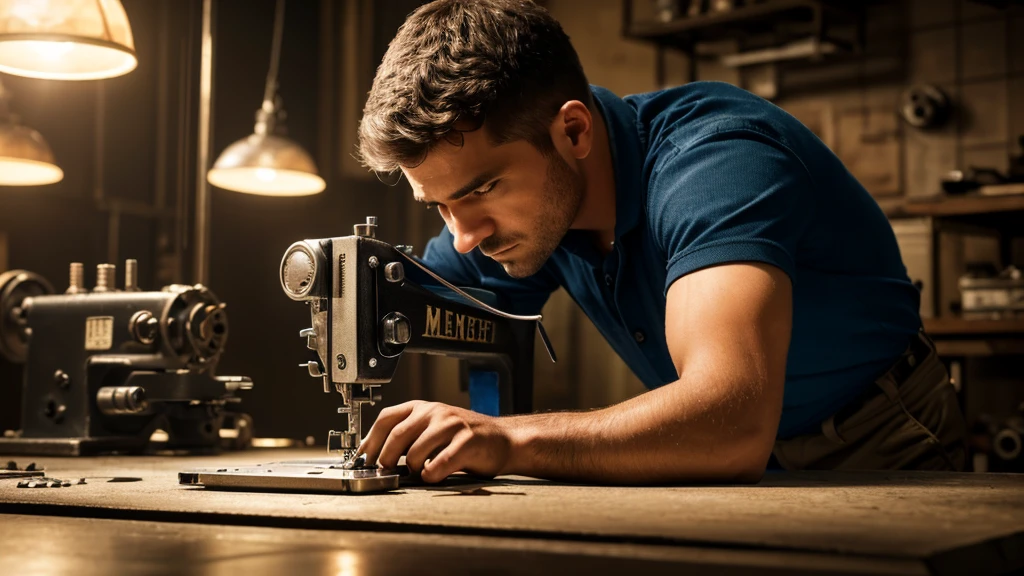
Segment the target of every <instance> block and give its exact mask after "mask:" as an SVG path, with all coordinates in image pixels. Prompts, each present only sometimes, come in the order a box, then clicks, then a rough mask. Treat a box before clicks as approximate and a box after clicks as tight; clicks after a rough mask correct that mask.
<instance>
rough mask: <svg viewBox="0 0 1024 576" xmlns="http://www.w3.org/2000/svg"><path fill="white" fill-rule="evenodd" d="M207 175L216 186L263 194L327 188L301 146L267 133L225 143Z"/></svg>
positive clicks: (304, 192) (293, 193) (305, 193)
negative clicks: (225, 145)
mask: <svg viewBox="0 0 1024 576" xmlns="http://www.w3.org/2000/svg"><path fill="white" fill-rule="evenodd" d="M206 178H207V180H208V181H209V182H210V184H213V185H214V186H217V187H218V188H224V189H226V190H233V191H235V192H245V193H248V194H260V195H264V196H308V195H310V194H317V193H319V192H323V190H324V188H326V187H327V183H326V182H324V179H323V178H321V177H320V176H319V175H318V174H317V170H316V164H315V163H314V162H313V159H312V158H311V157H310V156H309V154H307V153H306V151H305V150H303V149H302V147H301V146H299V145H298V144H296V143H295V142H293V141H291V140H289V139H287V138H282V137H280V136H273V135H267V134H252V135H251V136H249V137H248V138H243V139H241V140H239V141H237V142H235V143H234V144H232V145H231V146H228V147H227V148H226V149H225V150H224V152H223V153H221V155H220V158H218V159H217V161H216V162H214V164H213V168H212V169H211V170H210V171H209V172H208V173H207V174H206Z"/></svg>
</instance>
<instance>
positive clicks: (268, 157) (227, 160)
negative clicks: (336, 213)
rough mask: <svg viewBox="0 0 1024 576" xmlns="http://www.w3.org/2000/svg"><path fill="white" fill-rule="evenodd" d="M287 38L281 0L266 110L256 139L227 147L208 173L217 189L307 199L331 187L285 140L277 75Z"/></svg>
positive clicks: (303, 153)
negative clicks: (328, 186) (283, 44)
mask: <svg viewBox="0 0 1024 576" xmlns="http://www.w3.org/2000/svg"><path fill="white" fill-rule="evenodd" d="M283 34H284V0H277V9H276V12H275V15H274V38H273V44H272V46H271V55H270V71H269V72H268V73H267V85H266V89H265V91H264V94H263V105H262V106H261V107H260V109H259V110H258V111H257V112H256V127H255V129H254V131H253V134H252V135H250V136H248V137H246V138H243V139H241V140H238V141H237V142H235V143H234V144H232V145H230V146H228V147H227V148H226V149H225V150H224V152H222V153H221V155H220V157H219V158H217V161H216V162H214V164H213V168H212V169H211V170H210V171H209V172H207V174H206V179H207V181H208V182H209V183H210V184H212V185H214V186H217V187H218V188H224V189H225V190H232V191H234V192H244V193H247V194H259V195H264V196H307V195H310V194H317V193H319V192H322V191H323V190H324V188H326V187H327V183H326V182H324V179H323V178H321V177H320V176H319V174H317V169H316V163H315V162H313V158H312V157H311V156H310V155H309V154H308V153H307V152H306V151H305V150H303V149H302V147H301V146H299V145H298V144H297V143H296V142H294V141H292V140H290V139H288V138H285V137H284V136H283V135H281V134H280V133H282V132H283V130H282V128H283V127H282V125H281V121H282V120H283V117H284V110H283V107H282V105H281V99H280V97H279V96H278V95H277V70H278V66H279V63H280V60H281V39H282V36H283ZM275 132H276V133H275Z"/></svg>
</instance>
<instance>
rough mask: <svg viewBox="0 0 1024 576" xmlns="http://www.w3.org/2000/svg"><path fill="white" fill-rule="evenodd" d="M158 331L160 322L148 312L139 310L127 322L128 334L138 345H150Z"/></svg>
mask: <svg viewBox="0 0 1024 576" xmlns="http://www.w3.org/2000/svg"><path fill="white" fill-rule="evenodd" d="M159 329H160V320H158V319H157V318H156V317H154V316H153V313H152V312H150V311H149V310H139V311H138V312H136V313H135V314H133V315H132V317H131V319H130V320H128V332H129V333H130V334H131V335H132V337H133V338H135V340H136V341H137V342H139V343H140V344H152V343H153V342H154V341H155V340H156V336H157V334H158V333H159Z"/></svg>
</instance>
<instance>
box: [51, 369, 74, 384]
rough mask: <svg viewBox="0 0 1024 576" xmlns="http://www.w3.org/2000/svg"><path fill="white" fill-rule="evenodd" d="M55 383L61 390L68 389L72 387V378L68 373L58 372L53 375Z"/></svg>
mask: <svg viewBox="0 0 1024 576" xmlns="http://www.w3.org/2000/svg"><path fill="white" fill-rule="evenodd" d="M53 383H54V384H56V385H57V386H60V387H61V388H67V387H68V386H69V385H71V376H68V374H67V372H64V371H63V370H57V371H56V372H54V373H53Z"/></svg>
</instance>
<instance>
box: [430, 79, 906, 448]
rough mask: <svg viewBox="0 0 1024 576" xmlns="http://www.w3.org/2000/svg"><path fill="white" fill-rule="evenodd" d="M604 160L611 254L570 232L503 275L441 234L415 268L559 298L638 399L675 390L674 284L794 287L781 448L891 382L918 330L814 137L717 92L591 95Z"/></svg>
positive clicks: (862, 213)
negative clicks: (877, 383)
mask: <svg viewBox="0 0 1024 576" xmlns="http://www.w3.org/2000/svg"><path fill="white" fill-rule="evenodd" d="M593 92H594V97H595V100H596V104H597V107H598V109H599V111H600V113H601V114H602V115H603V117H604V120H605V123H606V125H607V127H608V134H609V141H610V143H611V152H612V158H613V161H614V164H615V190H616V206H615V209H616V219H615V244H614V248H613V250H612V251H611V253H609V254H608V255H606V256H605V255H602V254H600V253H599V251H598V250H597V248H596V247H595V246H593V244H592V242H593V240H592V236H591V235H590V234H589V233H586V232H584V231H575V230H571V231H569V233H568V234H567V235H566V236H565V238H564V239H563V240H562V243H561V245H560V246H559V247H558V248H557V250H556V251H555V252H554V253H553V254H552V255H551V258H550V259H549V260H548V261H547V262H546V263H545V265H544V266H543V268H542V269H541V270H540V271H538V272H537V274H535V275H533V276H531V277H529V278H523V279H514V278H511V277H509V276H508V275H507V274H506V273H505V271H504V270H503V269H502V268H501V266H500V265H498V264H497V263H496V262H494V261H493V260H491V259H489V258H487V257H486V256H484V255H482V254H481V253H480V252H479V250H478V249H477V250H473V251H472V252H470V253H469V254H465V255H463V254H459V253H458V252H456V251H455V249H454V247H453V246H452V237H451V235H450V233H449V232H448V231H447V230H446V229H443V230H442V231H441V233H440V235H438V236H437V237H436V238H434V239H432V240H431V241H430V242H429V244H428V245H427V249H426V251H425V253H424V256H423V259H424V261H425V262H426V263H427V264H428V265H430V266H431V267H432V268H434V269H435V270H437V271H438V272H440V273H441V274H442V275H444V276H445V277H446V278H447V279H449V280H450V281H452V282H455V283H457V284H462V285H467V286H475V287H480V288H484V289H488V290H492V291H494V292H496V293H498V294H499V295H500V296H503V297H504V300H505V302H506V308H507V309H508V310H509V311H511V312H517V313H522V314H526V313H534V314H535V313H539V311H540V309H541V308H542V307H543V305H544V303H545V302H546V301H547V298H548V296H549V295H550V293H551V292H552V291H554V290H555V289H557V288H558V287H559V286H562V287H564V288H565V289H566V291H567V292H568V293H569V295H570V296H572V298H573V299H574V300H575V301H576V303H577V304H579V306H580V308H582V309H583V311H584V312H585V313H586V314H587V316H588V317H590V319H591V320H592V321H593V323H594V324H595V325H596V326H597V328H598V330H600V332H601V334H603V335H604V337H605V338H606V339H607V340H608V342H609V343H610V344H611V346H612V348H613V349H614V350H615V351H616V352H617V353H618V354H619V356H620V357H622V359H623V360H624V361H625V362H626V364H627V365H629V367H630V368H631V369H632V370H633V372H634V373H635V374H636V375H637V377H639V379H640V380H641V381H642V382H643V383H644V385H646V386H647V387H648V388H650V389H653V388H657V387H659V386H663V385H665V384H668V383H670V382H674V381H676V380H677V379H678V377H677V375H676V371H675V367H674V366H673V364H672V359H671V357H670V356H669V351H668V346H667V344H666V342H665V322H666V319H665V296H666V294H667V292H668V288H669V286H670V285H671V284H672V283H673V282H674V281H675V280H677V279H678V278H680V277H681V276H684V275H686V274H689V273H691V272H695V271H697V270H700V269H702V268H707V267H709V266H715V265H719V264H726V263H729V262H763V263H767V264H770V265H772V266H776V267H778V268H779V269H781V270H782V271H783V272H785V273H786V274H787V275H788V276H789V278H790V280H791V281H792V283H793V330H792V336H791V342H790V346H789V355H788V358H787V362H786V384H785V395H784V399H783V411H782V419H781V421H780V424H779V430H778V437H779V438H789V437H792V436H795V435H798V434H801V433H805V432H810V431H815V430H818V429H819V428H818V427H819V424H820V422H821V421H822V420H824V419H825V418H827V417H828V416H829V415H831V414H833V413H834V412H836V411H837V410H838V409H839V408H841V407H842V406H843V405H845V404H846V403H847V402H849V401H850V400H851V399H853V398H854V397H856V396H858V395H860V394H861V392H862V391H863V390H864V389H865V388H866V387H867V386H870V385H871V383H872V382H873V381H874V380H875V378H876V377H878V376H879V375H881V374H882V373H884V372H885V371H886V369H887V368H888V367H889V366H890V365H891V364H892V363H893V361H894V360H895V359H896V358H897V357H898V356H899V355H900V354H901V353H902V352H903V351H904V349H905V348H906V346H907V344H908V343H909V341H910V338H911V337H912V335H913V334H915V333H916V332H917V330H918V328H919V327H920V323H921V320H920V317H919V315H918V307H919V297H920V296H919V293H918V291H917V289H916V288H915V287H914V286H913V285H912V284H911V282H910V280H909V278H908V277H907V273H906V269H905V268H904V266H903V262H902V260H901V258H900V253H899V249H898V248H897V245H896V238H895V236H894V234H893V232H892V228H891V227H890V225H889V222H888V220H887V219H886V218H885V215H884V214H883V213H882V211H881V210H880V209H879V207H878V205H877V204H876V203H875V201H874V200H873V199H872V198H871V196H869V195H868V193H867V192H866V191H865V190H864V188H863V187H862V186H861V185H860V184H859V183H858V182H857V180H856V179H854V177H853V176H852V175H850V173H849V172H848V171H847V170H846V168H845V167H844V166H843V164H842V163H841V162H840V161H839V159H838V158H836V156H835V155H834V154H833V153H832V152H831V151H830V150H829V149H828V148H827V147H826V146H825V145H824V144H823V143H822V142H821V140H819V139H818V138H817V137H816V136H815V135H814V134H813V133H812V132H811V131H810V130H808V129H807V128H806V127H804V126H803V125H802V124H801V123H800V122H799V121H797V120H796V119H795V118H793V117H792V116H790V115H789V114H787V113H786V112H785V111H783V110H781V109H780V108H778V107H776V106H774V105H772V104H771V103H769V102H767V101H765V100H763V99H761V98H758V97H757V96H754V95H752V94H750V93H749V92H746V91H744V90H741V89H739V88H736V87H734V86H732V85H729V84H725V83H719V82H695V83H691V84H687V85H685V86H682V87H679V88H672V89H668V90H662V91H659V92H651V93H647V94H639V95H635V96H627V97H626V98H624V99H622V98H618V97H617V96H615V95H614V94H612V93H611V92H609V91H608V90H605V89H603V88H599V87H593Z"/></svg>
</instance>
